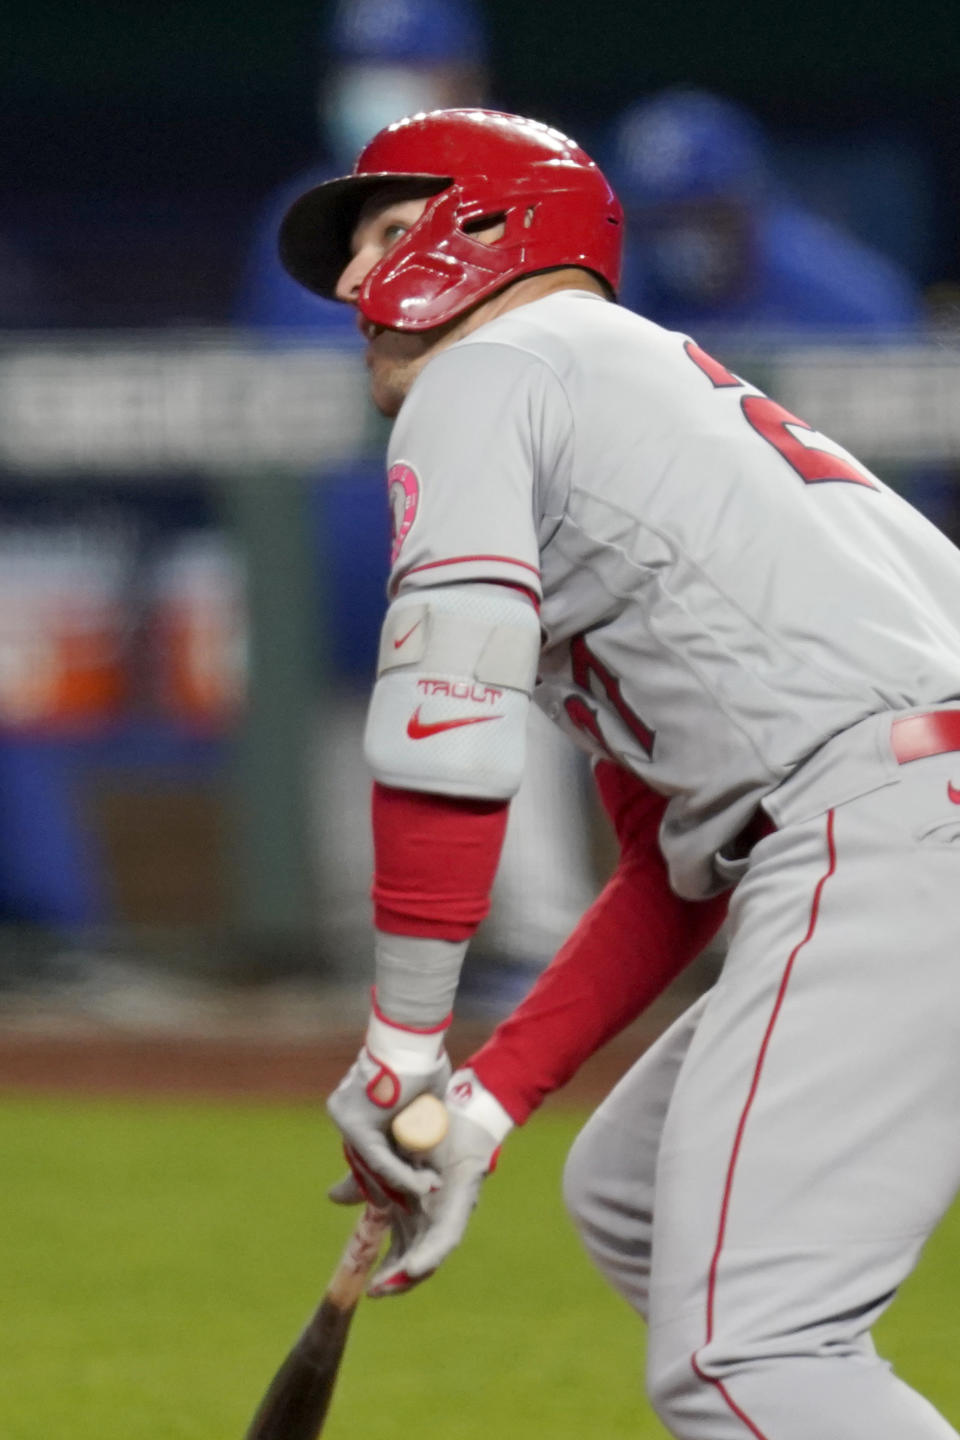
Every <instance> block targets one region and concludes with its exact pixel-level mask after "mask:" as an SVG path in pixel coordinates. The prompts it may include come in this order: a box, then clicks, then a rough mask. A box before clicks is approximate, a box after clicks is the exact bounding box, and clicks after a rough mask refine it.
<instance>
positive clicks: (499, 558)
mask: <svg viewBox="0 0 960 1440" xmlns="http://www.w3.org/2000/svg"><path fill="white" fill-rule="evenodd" d="M475 560H493V561H495V562H496V563H497V564H498V565H519V567H520V569H521V570H529V571H531V572H532V573H533V574H534V575H536V577H537V579H539V578H540V570H539V568H538V567H537V566H536V565H528V564H527V562H526V560H513V559H511V557H510V556H509V555H454V556H452V557H451V559H449V560H428V561H427V562H426V563H425V564H423V565H414V566H413V568H412V569H410V570H407V571H406V572H405V573H406V574H407V575H416V574H417V572H418V571H419V570H435V569H436V568H437V566H438V565H470V564H472V563H473V562H474V561H475Z"/></svg>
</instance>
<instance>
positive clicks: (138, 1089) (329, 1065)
mask: <svg viewBox="0 0 960 1440" xmlns="http://www.w3.org/2000/svg"><path fill="white" fill-rule="evenodd" d="M686 998H689V996H687V997H686ZM680 1008H681V1004H680V1001H679V999H678V997H676V996H667V997H665V998H664V1000H663V1001H661V1002H660V1003H659V1004H658V1005H657V1006H656V1007H654V1008H653V1009H652V1010H651V1011H649V1012H648V1014H647V1015H646V1016H644V1017H643V1019H642V1020H640V1021H639V1022H637V1024H635V1025H634V1026H632V1027H630V1029H629V1030H627V1031H625V1032H624V1033H623V1034H622V1035H621V1036H620V1037H618V1038H617V1039H616V1040H615V1041H613V1042H611V1044H610V1045H608V1046H607V1047H606V1048H605V1049H604V1050H602V1051H601V1052H599V1053H598V1054H597V1055H595V1056H594V1057H593V1058H592V1059H591V1060H590V1061H588V1062H587V1064H586V1065H585V1066H584V1067H583V1068H582V1070H581V1071H580V1073H579V1074H578V1075H577V1076H576V1077H575V1079H574V1080H573V1081H572V1082H571V1083H570V1085H568V1086H567V1087H566V1089H565V1090H564V1091H563V1092H562V1093H561V1095H560V1096H558V1097H556V1099H559V1100H561V1101H562V1102H564V1103H566V1104H569V1105H578V1106H579V1105H590V1104H593V1103H595V1102H596V1101H597V1100H598V1099H600V1098H601V1097H602V1096H603V1095H604V1094H605V1093H606V1092H607V1090H608V1089H609V1088H610V1086H611V1085H612V1084H613V1083H614V1082H615V1081H616V1080H617V1079H618V1078H619V1076H620V1075H621V1074H623V1072H624V1071H625V1070H626V1069H627V1068H628V1067H629V1065H630V1064H631V1063H632V1061H633V1060H635V1059H636V1057H637V1056H638V1055H639V1054H641V1053H642V1051H643V1050H644V1049H645V1048H646V1046H647V1045H648V1044H649V1043H650V1042H651V1040H652V1039H653V1038H655V1036H656V1035H657V1034H659V1032H660V1031H661V1030H662V1029H663V1027H664V1026H665V1025H666V1024H667V1023H668V1021H669V1019H670V1018H671V1016H672V1015H673V1014H674V1013H677V1011H678V1010H679V1009H680ZM493 1023H494V1022H493V1020H489V1021H480V1020H469V1021H462V1022H456V1023H455V1024H454V1027H453V1029H452V1032H451V1038H450V1052H451V1055H452V1057H453V1059H454V1061H460V1060H462V1059H464V1058H465V1057H466V1056H468V1055H469V1054H470V1053H471V1052H472V1051H473V1050H475V1049H476V1048H477V1046H478V1045H480V1044H481V1043H482V1041H483V1040H484V1039H485V1038H486V1036H487V1035H488V1034H489V1033H490V1030H491V1029H492V1028H493ZM191 1028H195V1027H185V1026H183V1025H180V1026H178V1025H177V1024H176V1023H175V1020H171V1019H169V1018H168V1019H167V1021H166V1023H164V1024H162V1025H159V1024H156V1023H154V1024H152V1025H151V1024H150V1023H147V1022H146V1021H144V1019H143V1018H142V1017H141V1018H140V1019H139V1020H138V1022H137V1023H136V1024H134V1023H131V1022H130V1021H129V1020H126V1021H124V1020H123V1019H122V1018H121V1019H108V1020H104V1018H103V1017H97V1016H92V1017H91V1016H90V1015H89V1014H84V1013H82V1012H80V1013H78V1012H77V1011H75V1010H72V1011H66V1010H64V1009H63V1007H59V1008H58V1007H50V1006H46V1007H40V1006H36V1007H31V1008H29V1009H28V1011H27V1013H20V1014H18V1015H13V1016H11V1015H10V1014H7V1015H5V1016H0V1091H7V1092H14V1091H15V1092H21V1093H22V1092H34V1093H46V1094H51V1093H54V1094H55V1093H61V1094H62V1093H70V1094H83V1095H132V1096H151V1095H152V1096H177V1095H179V1096H184V1097H188V1096H189V1097H209V1098H213V1099H230V1098H236V1099H240V1098H257V1097H261V1098H265V1099H285V1100H311V1099H317V1098H319V1097H320V1096H322V1095H324V1094H326V1093H327V1092H328V1091H329V1090H330V1089H331V1088H332V1086H333V1085H334V1084H336V1082H337V1080H338V1079H339V1078H340V1077H341V1076H342V1075H343V1073H344V1071H345V1070H346V1069H347V1067H348V1066H349V1064H350V1063H351V1062H352V1059H353V1057H354V1055H355V1053H356V1047H357V1039H358V1034H359V1028H358V1027H356V1026H354V1025H353V1024H341V1025H340V1026H339V1027H338V1028H330V1027H329V1025H324V1024H317V1025H315V1026H311V1025H309V1024H305V1023H301V1024H300V1025H299V1026H297V1025H296V1024H292V1023H291V1024H288V1025H286V1026H281V1025H278V1024H277V1023H276V1018H275V1017H273V1018H272V1019H271V1021H270V1023H265V1024H264V1025H263V1026H262V1027H260V1026H258V1025H257V1023H256V1021H255V1019H252V1020H250V1021H249V1022H248V1023H243V1024H239V1023H237V1020H236V1017H234V1018H233V1020H232V1023H229V1024H227V1023H224V1022H223V1021H221V1023H219V1024H218V1025H214V1024H207V1025H204V1026H201V1027H196V1028H199V1031H200V1033H190V1029H191Z"/></svg>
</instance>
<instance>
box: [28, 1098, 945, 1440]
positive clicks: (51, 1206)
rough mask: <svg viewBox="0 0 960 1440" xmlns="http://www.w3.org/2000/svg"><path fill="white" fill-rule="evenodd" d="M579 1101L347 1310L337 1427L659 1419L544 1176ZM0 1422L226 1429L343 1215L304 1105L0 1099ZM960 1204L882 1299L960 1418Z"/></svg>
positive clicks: (54, 1428) (562, 1428) (249, 1401)
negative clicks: (447, 1234) (440, 1246)
mask: <svg viewBox="0 0 960 1440" xmlns="http://www.w3.org/2000/svg"><path fill="white" fill-rule="evenodd" d="M576 1124H577V1120H576V1117H573V1116H568V1115H565V1114H562V1113H560V1112H553V1113H549V1114H546V1115H543V1116H541V1117H539V1118H538V1119H537V1120H536V1121H534V1122H533V1124H532V1126H531V1127H530V1128H529V1129H528V1130H527V1131H526V1132H524V1133H523V1134H521V1135H520V1136H518V1137H515V1138H514V1139H513V1140H512V1141H511V1142H510V1145H509V1147H508V1150H507V1152H506V1154H505V1157H504V1162H503V1163H502V1165H501V1167H500V1171H499V1173H498V1174H497V1176H496V1177H495V1179H494V1180H493V1181H491V1182H490V1183H489V1185H488V1187H487V1194H486V1196H485V1197H484V1201H483V1204H482V1205H481V1208H480V1210H479V1211H478V1213H477V1216H476V1217H475V1220H474V1226H473V1230H472V1234H471V1236H470V1238H469V1241H468V1243H467V1244H466V1245H465V1246H464V1247H463V1249H462V1250H461V1251H460V1252H459V1253H458V1254H457V1255H456V1256H455V1257H454V1258H453V1260H452V1261H451V1262H450V1263H449V1264H448V1266H447V1267H446V1269H445V1270H444V1271H442V1272H441V1273H440V1274H439V1275H438V1276H437V1277H436V1279H434V1280H432V1281H431V1282H430V1283H429V1284H428V1285H425V1286H424V1287H423V1288H422V1289H420V1290H419V1291H417V1292H415V1293H414V1294H412V1295H410V1296H407V1297H405V1298H402V1299H398V1300H387V1301H381V1302H379V1303H368V1304H366V1305H364V1306H363V1307H361V1310H360V1312H359V1314H358V1317H357V1321H356V1325H355V1329H354V1334H353V1337H352V1340H351V1344H350V1348H349V1351H348V1354H347V1359H346V1362H345V1368H344V1373H343V1375H342V1377H341V1383H340V1388H339V1391H338V1395H337V1399H336V1402H335V1408H334V1412H333V1414H332V1415H331V1418H330V1420H329V1422H328V1427H327V1436H328V1437H329V1440H347V1437H348V1436H349V1437H353V1440H355V1437H356V1436H358V1435H363V1436H365V1437H367V1440H409V1437H410V1436H411V1435H416V1434H421V1433H426V1434H431V1435H432V1434H439V1435H442V1436H443V1440H488V1437H489V1436H491V1435H495V1436H497V1437H503V1440H514V1437H516V1440H521V1437H524V1440H526V1437H542V1436H549V1437H551V1440H582V1437H583V1436H591V1437H592V1436H598V1437H602V1440H627V1437H631V1440H653V1437H661V1440H662V1437H663V1436H664V1434H665V1432H664V1431H663V1430H662V1428H661V1427H660V1426H659V1424H658V1423H657V1421H656V1420H655V1419H654V1418H653V1416H652V1415H651V1413H650V1411H649V1410H648V1408H647V1407H646V1405H645V1404H644V1401H643V1399H642V1396H641V1391H640V1380H639V1376H640V1370H641V1328H640V1326H639V1323H638V1322H636V1321H635V1319H634V1317H633V1316H632V1315H631V1313H630V1312H629V1311H628V1310H627V1309H626V1307H625V1306H624V1305H623V1303H622V1302H621V1301H619V1300H618V1299H617V1298H616V1297H615V1296H613V1295H612V1294H610V1293H609V1292H607V1290H606V1289H605V1288H604V1286H603V1284H602V1283H601V1281H600V1280H599V1278H597V1277H596V1276H595V1275H594V1274H593V1272H592V1271H591V1269H590V1267H589V1266H588V1264H587V1261H586V1259H585V1258H584V1257H583V1255H582V1253H581V1251H580V1249H579V1245H578V1242H577V1240H576V1238H575V1236H574V1234H573V1232H572V1229H571V1227H570V1225H569V1223H568V1222H567V1220H566V1217H565V1215H564V1213H563V1211H562V1207H561V1203H560V1200H559V1195H558V1179H559V1173H560V1168H561V1164H562V1159H563V1155H564V1152H565V1150H566V1147H567V1145H568V1144H569V1142H570V1140H571V1138H572V1136H573V1133H574V1130H575V1128H576ZM0 1154H2V1155H3V1182H4V1183H3V1186H2V1190H0V1277H2V1285H3V1292H4V1294H3V1300H4V1303H3V1306H2V1312H0V1313H2V1321H0V1324H2V1333H0V1434H2V1436H3V1437H4V1440H54V1437H59V1436H69V1437H70V1440H240V1437H241V1436H242V1435H243V1432H244V1429H245V1426H246V1424H247V1422H248V1420H249V1417H250V1414H251V1412H252V1409H253V1408H254V1407H255V1404H256V1402H257V1400H258V1398H259V1395H260V1392H261V1390H262V1388H263V1386H264V1384H265V1383H266V1381H267V1379H268V1378H269V1375H270V1372H271V1371H272V1369H273V1367H274V1365H275V1364H276V1363H277V1362H278V1361H279V1359H280V1356H281V1354H282V1352H283V1350H284V1349H285V1348H286V1345H287V1343H288V1342H289V1341H290V1340H292V1338H293V1336H294V1334H295V1333H296V1331H297V1329H298V1328H299V1325H300V1323H301V1321H302V1320H303V1319H304V1318H305V1317H306V1315H307V1314H308V1313H309V1311H310V1310H311V1309H312V1307H313V1305H314V1303H315V1302H316V1299H317V1297H318V1294H319V1292H320V1290H322V1288H323V1284H324V1282H325V1280H326V1278H327V1276H328V1274H329V1272H330V1270H331V1268H332V1266H333V1264H334V1262H335V1260H336V1259H337V1257H338V1255H339V1252H340V1249H341V1247H342V1244H343V1242H344V1239H345V1233H346V1230H347V1228H348V1224H349V1220H348V1217H347V1216H345V1214H344V1212H342V1211H337V1210H336V1209H335V1208H334V1207H333V1206H330V1205H328V1204H326V1203H325V1202H324V1201H323V1200H322V1194H323V1188H324V1184H325V1182H326V1181H328V1180H329V1179H330V1178H332V1177H335V1176H336V1175H337V1174H338V1173H339V1171H338V1164H337V1146H336V1143H335V1141H334V1138H333V1136H332V1135H331V1133H330V1130H329V1127H328V1126H327V1125H326V1123H325V1122H324V1121H323V1119H322V1116H321V1114H320V1113H319V1111H315V1110H314V1109H312V1108H310V1107H306V1106H300V1107H294V1106H287V1107H280V1106H273V1105H270V1106H268V1105H266V1104H264V1105H254V1104H249V1105H232V1106H226V1105H215V1104H195V1103H192V1104H186V1103H184V1104H173V1103H164V1104H160V1103H150V1104H147V1103H137V1102H132V1101H131V1102H119V1101H109V1102H107V1101H104V1102H95V1101H80V1100H74V1101H70V1100H62V1101H53V1100H35V1101H33V1100H21V1099H16V1100H14V1099H9V1098H8V1099H4V1100H2V1101H0ZM958 1274H960V1211H957V1212H954V1214H953V1215H952V1216H950V1217H949V1218H948V1220H947V1222H946V1223H945V1224H944V1226H943V1227H942V1228H941V1230H940V1232H939V1234H938V1235H937V1236H936V1237H935V1239H934V1240H933V1242H931V1244H930V1246H929V1247H928V1252H927V1254H926V1256H925V1258H924V1261H923V1264H922V1267H921V1269H920V1271H919V1272H918V1274H917V1275H916V1276H915V1277H914V1279H913V1280H912V1281H911V1283H910V1285H909V1286H907V1287H906V1288H905V1290H904V1293H903V1294H902V1296H901V1297H900V1298H899V1300H898V1302H897V1304H896V1305H895V1307H894V1309H893V1311H892V1312H891V1314H890V1315H889V1316H888V1317H886V1319H885V1321H884V1324H883V1329H882V1334H881V1343H882V1346H883V1348H884V1350H885V1352H886V1353H887V1354H888V1355H889V1356H890V1357H891V1358H892V1359H893V1361H894V1362H895V1364H896V1365H897V1368H898V1369H899V1371H900V1373H901V1374H902V1375H903V1376H904V1377H905V1378H907V1379H909V1380H911V1381H912V1382H913V1383H915V1384H917V1385H919V1386H921V1387H922V1388H923V1389H924V1390H925V1391H926V1393H927V1394H928V1395H929V1396H930V1398H931V1399H933V1400H934V1401H935V1402H936V1403H937V1404H938V1405H939V1406H940V1407H941V1408H942V1409H943V1410H944V1411H945V1412H946V1414H947V1415H948V1416H950V1417H951V1418H952V1419H953V1420H954V1421H957V1420H958V1419H960V1366H958V1365H957V1362H956V1353H957V1342H958V1339H960V1323H958V1316H957V1305H956V1298H955V1297H956V1286H957V1276H958Z"/></svg>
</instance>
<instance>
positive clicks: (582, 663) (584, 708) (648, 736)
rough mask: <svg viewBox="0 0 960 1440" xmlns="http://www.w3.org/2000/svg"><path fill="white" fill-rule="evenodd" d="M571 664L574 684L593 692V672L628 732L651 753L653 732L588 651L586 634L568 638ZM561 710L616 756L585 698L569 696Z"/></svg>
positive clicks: (610, 674) (646, 753)
mask: <svg viewBox="0 0 960 1440" xmlns="http://www.w3.org/2000/svg"><path fill="white" fill-rule="evenodd" d="M570 663H571V667H572V670H573V683H574V684H575V685H576V686H577V687H578V689H580V690H584V691H586V693H587V694H588V695H592V691H591V689H590V676H591V675H595V676H596V677H597V679H598V680H599V681H600V684H601V685H602V686H603V691H604V694H605V695H606V697H607V700H608V701H609V702H610V704H611V705H612V707H613V709H614V710H616V712H617V714H618V715H619V716H620V719H621V720H622V721H623V723H624V725H626V727H627V729H628V730H629V731H630V733H631V735H633V737H634V738H635V739H636V740H637V741H638V742H639V744H640V747H641V749H642V750H643V752H644V754H645V755H647V756H652V755H653V742H654V740H655V739H656V735H655V732H654V731H653V730H651V729H650V727H649V725H645V724H644V722H643V721H642V720H641V719H640V716H639V715H637V714H636V713H635V712H634V711H633V710H631V709H630V706H629V705H628V704H627V702H626V700H624V698H623V696H622V695H621V693H620V681H619V680H618V679H617V677H616V675H613V674H612V673H611V672H610V671H609V670H608V669H607V667H606V665H604V664H603V662H602V661H600V660H598V659H597V657H596V655H594V654H593V653H592V652H591V650H590V649H589V647H588V646H587V641H586V637H585V636H583V635H575V636H574V638H573V639H572V640H571V641H570ZM564 709H565V710H566V712H567V715H568V717H569V719H570V721H571V723H572V724H574V725H575V726H576V727H577V729H578V730H585V731H586V732H587V734H588V735H592V736H593V738H594V740H596V742H597V744H598V745H602V746H603V748H604V750H605V751H606V752H607V754H608V755H610V756H611V757H612V758H614V759H615V758H616V757H615V756H614V755H613V752H612V751H611V749H610V746H609V745H608V744H607V742H606V740H605V739H604V738H603V734H602V732H601V730H600V719H599V716H598V714H597V712H596V710H594V709H593V708H592V707H591V706H590V705H588V704H587V702H586V701H585V700H583V699H581V697H580V696H579V695H570V696H568V697H567V699H566V700H565V701H564Z"/></svg>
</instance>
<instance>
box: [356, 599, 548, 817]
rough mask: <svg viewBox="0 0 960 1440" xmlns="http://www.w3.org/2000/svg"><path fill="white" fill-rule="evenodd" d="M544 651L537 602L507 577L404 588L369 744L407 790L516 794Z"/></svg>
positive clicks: (387, 625)
mask: <svg viewBox="0 0 960 1440" xmlns="http://www.w3.org/2000/svg"><path fill="white" fill-rule="evenodd" d="M539 654H540V622H539V621H538V619H537V615H536V612H535V610H534V609H533V606H532V605H530V603H529V602H528V601H527V600H525V599H524V598H523V597H522V596H521V595H519V594H517V593H516V591H513V590H510V589H507V588H506V587H505V586H502V585H483V584H475V585H446V586H440V587H436V588H434V589H430V590H417V591H411V592H408V593H406V594H403V595H400V596H399V597H398V598H397V599H396V600H395V601H394V602H393V604H392V605H391V606H390V609H389V610H388V611H387V616H386V619H385V620H384V623H383V631H382V633H381V636H380V658H379V663H378V666H377V683H376V685H375V686H374V690H373V696H372V698H371V701H370V709H369V712H368V715H367V729H366V735H365V738H364V750H365V753H366V757H367V761H368V763H369V765H370V767H371V769H372V770H373V773H374V775H375V776H376V778H377V779H378V780H380V781H382V782H383V784H385V785H391V786H394V787H396V788H399V789H407V790H424V791H428V792H431V793H434V794H444V795H463V796H469V797H471V798H474V799H480V800H508V799H509V798H510V796H511V795H513V794H514V793H515V792H516V790H517V787H518V786H519V784H520V778H521V776H522V774H523V761H524V751H525V746H526V731H527V710H528V707H529V703H530V695H531V694H532V692H533V686H534V681H535V679H536V671H537V659H538V656H539Z"/></svg>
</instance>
